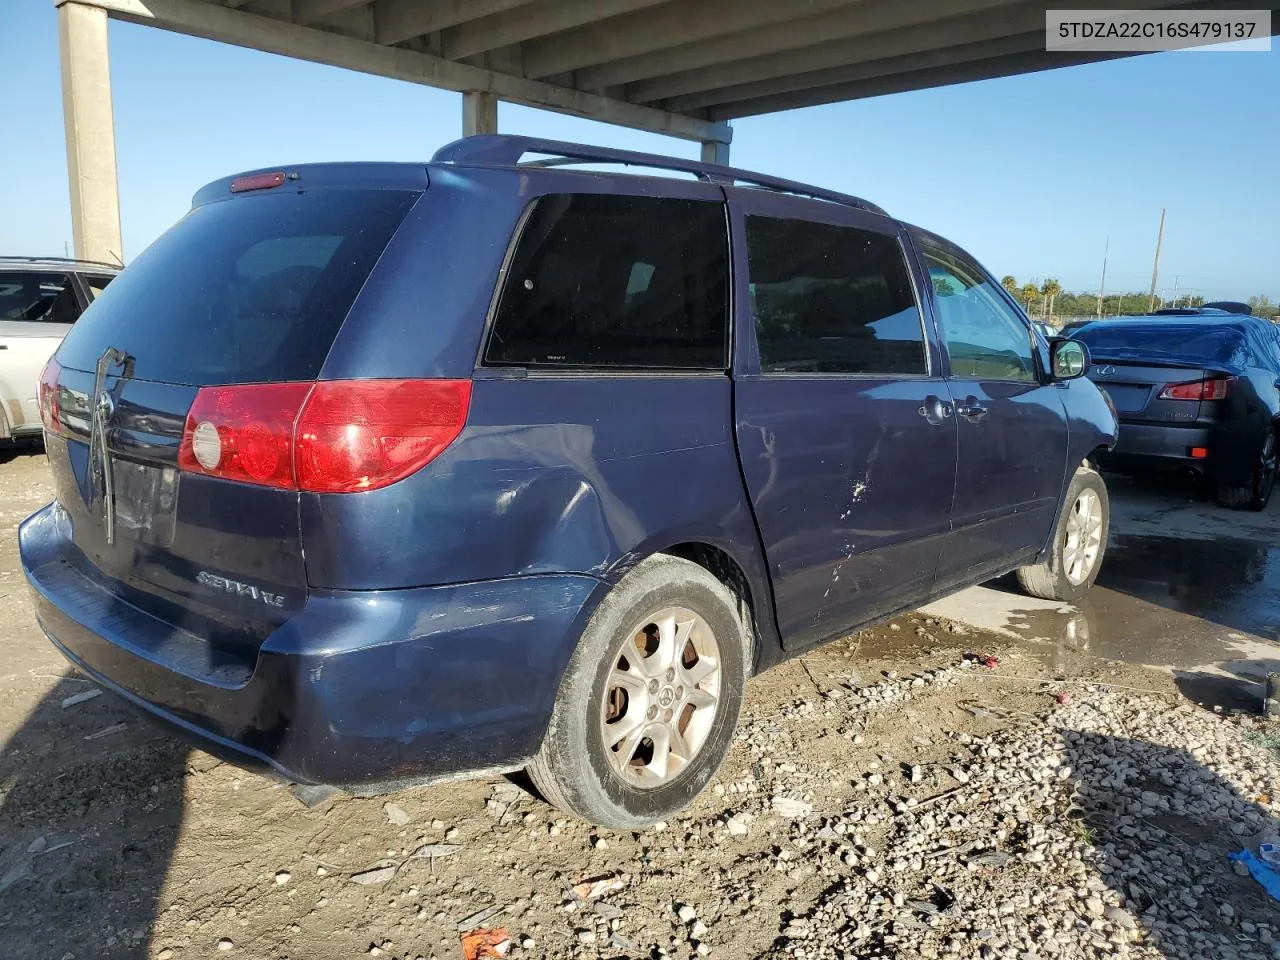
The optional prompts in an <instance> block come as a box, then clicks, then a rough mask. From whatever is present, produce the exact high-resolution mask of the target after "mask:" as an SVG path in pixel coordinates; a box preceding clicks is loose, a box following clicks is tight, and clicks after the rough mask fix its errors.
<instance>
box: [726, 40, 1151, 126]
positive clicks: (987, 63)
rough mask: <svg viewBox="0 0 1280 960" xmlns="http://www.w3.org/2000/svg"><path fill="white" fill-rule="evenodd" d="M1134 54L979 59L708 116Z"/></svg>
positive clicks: (761, 100) (743, 103)
mask: <svg viewBox="0 0 1280 960" xmlns="http://www.w3.org/2000/svg"><path fill="white" fill-rule="evenodd" d="M1132 55H1133V54H1130V53H1098V52H1090V53H1065V52H1049V51H1046V50H1043V49H1040V50H1034V51H1031V52H1028V53H1023V54H1014V55H1012V56H1005V57H998V58H995V59H990V60H979V61H976V62H973V63H959V64H949V65H947V66H943V67H930V68H929V69H926V70H914V71H912V72H910V73H897V74H893V75H890V76H884V77H875V78H872V79H870V80H857V81H853V82H850V83H836V84H832V85H831V86H827V87H818V88H815V89H812V90H798V91H794V92H792V93H780V94H775V95H773V96H768V97H757V98H755V99H751V100H738V101H735V102H733V103H725V104H721V105H720V106H716V107H712V108H711V109H710V110H708V111H707V112H708V113H710V114H711V116H713V117H715V118H717V119H722V120H728V119H730V118H736V117H752V116H758V115H759V114H762V113H776V112H777V111H779V110H796V109H799V108H801V107H813V106H818V105H819V104H824V103H836V102H837V101H843V100H863V99H866V98H868V97H881V96H885V95H887V94H890V93H905V92H907V91H909V90H925V89H928V88H930V87H941V86H947V85H949V84H955V83H972V82H974V81H977V80H990V79H994V78H996V77H1012V76H1018V75H1021V74H1024V73H1036V72H1039V71H1041V70H1054V69H1057V68H1059V67H1070V66H1078V65H1080V64H1084V63H1094V62H1098V61H1102V60H1114V59H1117V58H1119V57H1127V56H1132Z"/></svg>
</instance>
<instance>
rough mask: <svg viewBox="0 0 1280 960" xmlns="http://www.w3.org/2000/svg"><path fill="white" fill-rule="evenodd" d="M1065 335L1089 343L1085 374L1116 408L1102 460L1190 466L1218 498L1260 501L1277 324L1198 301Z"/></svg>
mask: <svg viewBox="0 0 1280 960" xmlns="http://www.w3.org/2000/svg"><path fill="white" fill-rule="evenodd" d="M1222 306H1226V305H1225V304H1224V305H1222ZM1071 336H1072V337H1073V338H1074V339H1076V340H1080V341H1082V342H1084V343H1085V344H1086V345H1087V346H1088V347H1089V351H1090V354H1091V356H1092V360H1093V364H1092V366H1091V367H1090V369H1089V372H1088V376H1089V378H1090V379H1092V380H1093V381H1094V382H1095V383H1097V384H1098V386H1100V387H1102V388H1103V389H1104V390H1105V391H1106V392H1107V394H1108V396H1110V398H1111V400H1112V402H1113V403H1114V404H1115V407H1116V411H1117V413H1118V415H1119V419H1120V423H1121V431H1120V439H1119V442H1118V444H1117V445H1116V447H1115V448H1114V449H1113V450H1111V451H1109V452H1107V453H1106V454H1104V455H1103V456H1102V461H1103V462H1104V463H1105V464H1106V465H1108V466H1111V467H1113V468H1116V469H1120V470H1133V469H1136V468H1140V467H1143V466H1157V467H1165V468H1174V469H1186V470H1191V471H1193V472H1194V473H1196V474H1197V475H1198V476H1201V477H1203V478H1204V479H1205V480H1206V481H1207V482H1208V483H1209V485H1210V487H1211V489H1212V490H1213V491H1214V493H1215V495H1216V496H1217V499H1218V502H1219V503H1221V504H1222V505H1223V506H1227V507H1232V508H1234V509H1247V510H1261V509H1263V508H1264V507H1265V506H1266V505H1267V501H1268V500H1269V499H1270V497H1271V491H1272V489H1273V487H1274V486H1275V478H1276V459H1277V457H1276V450H1277V440H1276V434H1277V428H1278V426H1280V326H1277V325H1276V324H1273V323H1271V322H1269V321H1267V320H1263V319H1262V318H1260V317H1253V316H1246V315H1244V314H1240V313H1233V312H1231V311H1230V310H1227V309H1223V308H1222V307H1203V308H1191V309H1179V310H1170V311H1163V312H1160V313H1157V314H1153V315H1151V316H1147V317H1125V318H1122V319H1116V320H1100V321H1095V322H1092V323H1087V324H1085V325H1083V326H1082V327H1079V328H1078V329H1076V330H1074V331H1072V333H1071Z"/></svg>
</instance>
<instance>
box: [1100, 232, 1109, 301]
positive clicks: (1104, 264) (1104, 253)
mask: <svg viewBox="0 0 1280 960" xmlns="http://www.w3.org/2000/svg"><path fill="white" fill-rule="evenodd" d="M1110 250H1111V238H1110V237H1107V244H1106V246H1104V247H1103V248H1102V280H1101V281H1099V283H1098V319H1099V320H1101V319H1102V295H1103V291H1104V290H1106V289H1107V254H1108V253H1109V252H1110Z"/></svg>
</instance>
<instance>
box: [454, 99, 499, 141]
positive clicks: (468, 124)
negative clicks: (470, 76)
mask: <svg viewBox="0 0 1280 960" xmlns="http://www.w3.org/2000/svg"><path fill="white" fill-rule="evenodd" d="M497 132H498V98H497V97H495V96H494V95H493V94H492V93H485V92H484V91H482V90H468V91H467V92H465V93H464V94H463V95H462V135H463V136H464V137H474V136H475V135H476V134H478V133H497Z"/></svg>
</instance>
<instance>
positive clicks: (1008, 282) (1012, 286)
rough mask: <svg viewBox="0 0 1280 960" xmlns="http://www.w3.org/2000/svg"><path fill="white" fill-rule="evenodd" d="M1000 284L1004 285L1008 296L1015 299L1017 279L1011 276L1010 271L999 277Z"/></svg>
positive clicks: (1016, 295)
mask: <svg viewBox="0 0 1280 960" xmlns="http://www.w3.org/2000/svg"><path fill="white" fill-rule="evenodd" d="M1000 286H1002V287H1004V288H1005V290H1007V291H1009V296H1011V297H1013V298H1014V299H1015V300H1016V299H1017V297H1018V289H1019V288H1018V281H1017V280H1015V279H1014V278H1013V274H1012V273H1006V274H1005V275H1004V276H1003V277H1001V278H1000Z"/></svg>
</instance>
